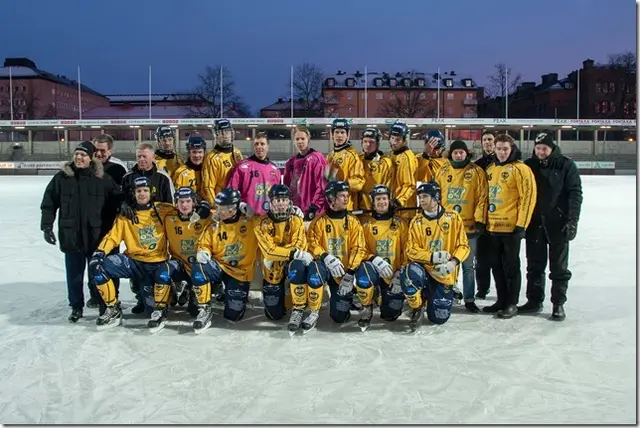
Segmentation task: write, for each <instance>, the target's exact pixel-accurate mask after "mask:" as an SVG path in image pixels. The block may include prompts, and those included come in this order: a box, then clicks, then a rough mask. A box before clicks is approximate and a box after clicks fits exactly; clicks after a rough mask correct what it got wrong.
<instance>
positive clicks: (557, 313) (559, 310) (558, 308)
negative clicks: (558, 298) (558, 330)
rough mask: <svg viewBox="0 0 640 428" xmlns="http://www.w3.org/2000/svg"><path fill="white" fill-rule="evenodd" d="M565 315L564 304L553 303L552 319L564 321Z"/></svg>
mask: <svg viewBox="0 0 640 428" xmlns="http://www.w3.org/2000/svg"><path fill="white" fill-rule="evenodd" d="M565 317H566V315H565V313H564V307H563V305H553V311H552V312H551V318H550V319H551V320H553V321H564V319H565Z"/></svg>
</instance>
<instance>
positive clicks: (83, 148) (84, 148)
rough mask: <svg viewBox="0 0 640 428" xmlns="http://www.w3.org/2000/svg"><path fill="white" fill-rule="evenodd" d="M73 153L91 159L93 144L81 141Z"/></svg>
mask: <svg viewBox="0 0 640 428" xmlns="http://www.w3.org/2000/svg"><path fill="white" fill-rule="evenodd" d="M75 151H76V152H84V153H86V154H87V156H89V157H90V158H92V157H93V151H94V147H93V143H92V142H91V141H83V142H82V143H80V144H78V147H76V149H75Z"/></svg>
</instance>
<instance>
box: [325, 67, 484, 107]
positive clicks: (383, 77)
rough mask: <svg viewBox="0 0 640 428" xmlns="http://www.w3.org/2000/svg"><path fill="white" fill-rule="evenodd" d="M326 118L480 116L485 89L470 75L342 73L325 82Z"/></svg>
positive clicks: (327, 78) (448, 73)
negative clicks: (479, 105)
mask: <svg viewBox="0 0 640 428" xmlns="http://www.w3.org/2000/svg"><path fill="white" fill-rule="evenodd" d="M322 89H323V91H322V92H323V102H324V105H323V107H324V115H325V117H415V118H419V117H438V116H439V117H441V118H446V117H449V118H460V117H467V118H473V117H478V110H477V107H478V102H479V101H481V100H482V99H483V97H484V90H483V88H482V87H478V86H477V85H476V83H475V81H474V80H473V79H472V78H470V77H468V76H467V75H459V74H457V73H456V72H455V71H449V72H444V73H441V74H440V75H438V73H434V74H430V73H422V72H405V73H395V74H391V73H386V72H382V73H379V72H369V73H367V75H366V76H365V75H364V74H362V73H360V72H359V71H358V72H356V73H353V74H348V73H346V72H344V71H341V70H339V71H338V73H336V74H335V75H330V76H328V77H326V78H325V80H324V83H323V88H322Z"/></svg>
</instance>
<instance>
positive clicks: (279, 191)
mask: <svg viewBox="0 0 640 428" xmlns="http://www.w3.org/2000/svg"><path fill="white" fill-rule="evenodd" d="M268 196H269V201H273V200H274V199H280V198H285V199H289V206H288V207H287V209H286V210H285V211H284V212H283V213H276V212H274V211H273V209H272V208H273V204H271V203H270V204H269V215H270V216H271V217H272V218H273V219H274V220H287V219H289V218H290V217H291V215H292V214H293V202H292V201H291V190H289V188H288V187H287V186H285V185H284V184H275V185H273V186H271V188H270V189H269V193H268Z"/></svg>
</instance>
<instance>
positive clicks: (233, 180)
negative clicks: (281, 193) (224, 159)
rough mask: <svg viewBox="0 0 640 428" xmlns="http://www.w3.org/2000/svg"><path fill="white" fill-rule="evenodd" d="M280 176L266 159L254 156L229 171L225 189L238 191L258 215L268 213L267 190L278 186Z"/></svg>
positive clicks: (275, 167) (276, 169) (277, 170)
mask: <svg viewBox="0 0 640 428" xmlns="http://www.w3.org/2000/svg"><path fill="white" fill-rule="evenodd" d="M280 180H281V174H280V170H279V169H278V167H277V166H275V165H274V164H273V163H272V162H271V161H269V160H268V159H265V160H260V159H258V158H257V157H255V155H253V156H251V157H249V158H247V159H244V160H241V161H240V162H238V163H237V164H236V166H235V167H234V168H233V170H232V171H231V175H230V176H229V181H228V183H227V187H233V188H234V189H237V190H239V191H240V195H241V197H242V201H243V202H246V203H247V204H248V205H249V206H250V207H251V208H253V211H255V213H256V214H258V215H263V214H266V213H267V211H269V197H268V193H269V189H271V186H273V185H274V184H280Z"/></svg>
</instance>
